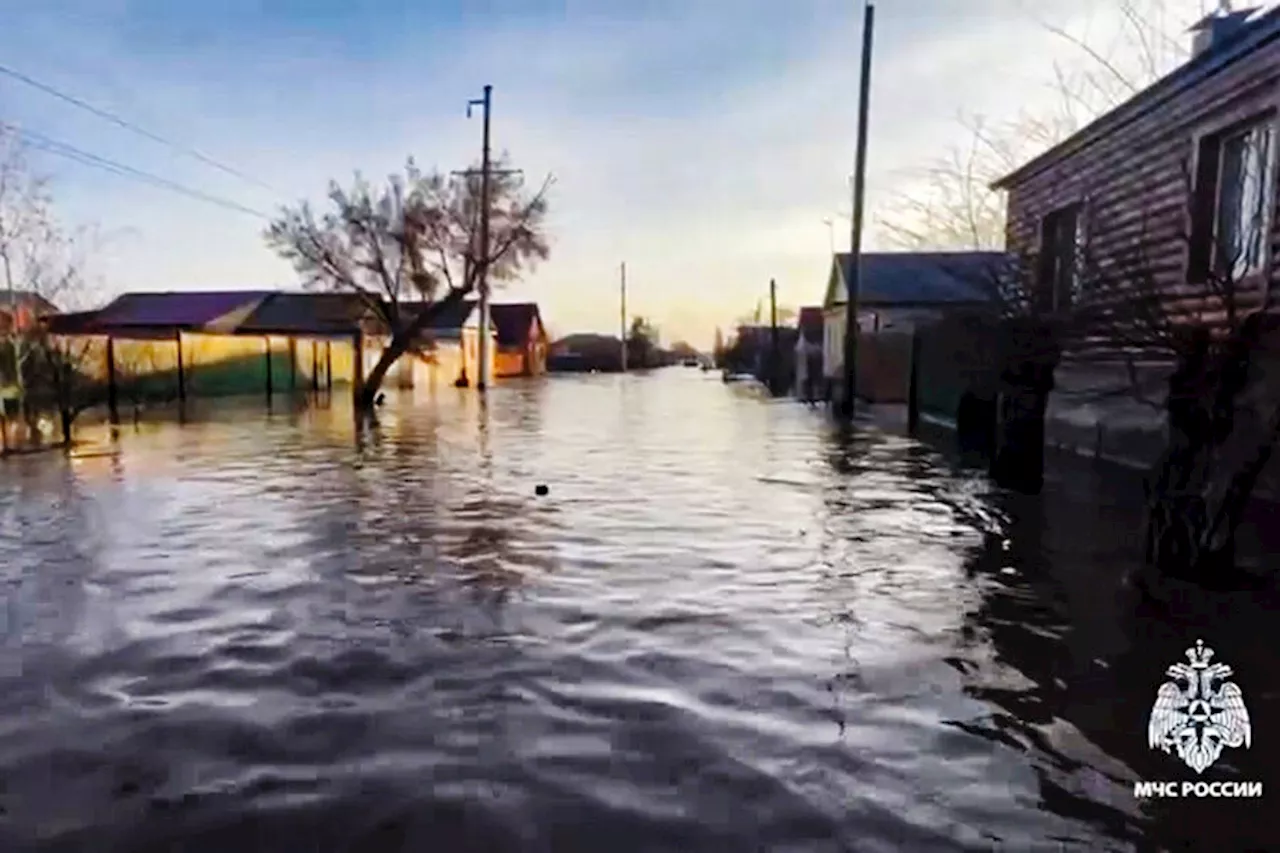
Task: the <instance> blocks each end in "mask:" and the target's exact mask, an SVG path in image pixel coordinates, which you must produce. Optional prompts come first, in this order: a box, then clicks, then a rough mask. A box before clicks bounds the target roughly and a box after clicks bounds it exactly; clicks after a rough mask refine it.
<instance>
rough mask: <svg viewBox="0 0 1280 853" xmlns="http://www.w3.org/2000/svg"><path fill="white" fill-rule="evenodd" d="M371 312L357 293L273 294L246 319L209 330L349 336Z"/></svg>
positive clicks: (210, 327) (211, 327) (229, 316)
mask: <svg viewBox="0 0 1280 853" xmlns="http://www.w3.org/2000/svg"><path fill="white" fill-rule="evenodd" d="M368 313H369V305H368V303H367V302H366V301H365V299H364V297H362V296H360V295H359V294H356V293H273V294H271V295H270V296H268V297H267V298H266V299H264V300H262V302H260V303H259V304H258V305H257V306H256V307H255V308H254V310H253V311H252V312H251V313H250V314H249V315H248V316H247V317H245V318H244V319H243V320H241V321H239V322H235V318H234V317H233V316H231V315H228V318H229V320H230V321H231V322H228V323H226V324H223V323H222V322H220V321H219V322H215V323H212V324H210V326H209V331H219V332H225V333H228V334H231V333H239V334H261V335H270V334H277V335H350V334H354V333H355V332H356V331H357V330H358V329H359V328H360V320H361V318H363V317H365V316H366V315H367V314H368Z"/></svg>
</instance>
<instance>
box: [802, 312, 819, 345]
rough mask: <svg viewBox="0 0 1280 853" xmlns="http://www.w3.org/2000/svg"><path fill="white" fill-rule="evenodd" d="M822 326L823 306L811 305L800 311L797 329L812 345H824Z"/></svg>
mask: <svg viewBox="0 0 1280 853" xmlns="http://www.w3.org/2000/svg"><path fill="white" fill-rule="evenodd" d="M822 326H823V317H822V306H821V305H809V306H806V307H804V308H801V309H800V314H799V316H798V317H797V318H796V327H797V328H798V329H799V330H800V334H801V335H803V336H804V339H805V340H806V341H808V342H809V343H811V344H820V343H822Z"/></svg>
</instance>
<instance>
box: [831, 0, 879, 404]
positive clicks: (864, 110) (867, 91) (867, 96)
mask: <svg viewBox="0 0 1280 853" xmlns="http://www.w3.org/2000/svg"><path fill="white" fill-rule="evenodd" d="M875 16H876V9H875V6H873V5H871V4H870V3H867V4H866V7H865V10H864V14H863V19H862V81H861V86H860V88H859V91H858V148H857V153H856V158H857V159H856V160H855V161H854V167H853V226H852V228H851V229H850V232H849V270H848V275H847V276H846V280H845V285H846V287H847V289H848V293H847V294H846V296H845V329H844V399H842V400H841V401H840V404H841V414H843V415H845V416H846V417H853V411H854V398H855V397H857V395H858V294H859V290H860V288H861V284H862V282H861V274H862V217H863V199H864V197H865V195H866V183H867V115H868V113H869V112H870V106H871V45H872V33H873V31H874V28H875Z"/></svg>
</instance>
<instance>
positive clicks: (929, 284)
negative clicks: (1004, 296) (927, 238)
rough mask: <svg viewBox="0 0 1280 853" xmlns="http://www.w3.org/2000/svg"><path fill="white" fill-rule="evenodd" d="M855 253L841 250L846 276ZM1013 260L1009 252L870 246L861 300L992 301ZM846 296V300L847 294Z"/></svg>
mask: <svg viewBox="0 0 1280 853" xmlns="http://www.w3.org/2000/svg"><path fill="white" fill-rule="evenodd" d="M851 257H852V256H851V255H850V254H849V253H848V252H840V253H838V254H837V255H836V258H837V259H838V262H839V264H840V269H841V272H842V273H843V274H844V278H845V281H846V282H847V281H848V280H849V277H850V275H851V274H852V267H851V265H850V259H851ZM1007 263H1008V256H1007V255H1006V254H1004V253H1003V252H864V253H863V254H862V275H861V276H860V277H859V279H858V303H859V304H860V305H868V306H871V305H881V306H893V305H940V304H948V303H950V304H954V303H972V302H986V301H988V300H989V299H990V298H991V293H992V292H993V288H992V287H991V283H994V281H995V277H996V276H997V275H998V274H999V273H1000V272H1001V271H1002V270H1003V268H1004V266H1005V265H1006V264H1007ZM841 296H842V298H841V300H840V301H841V302H843V301H844V299H843V294H841Z"/></svg>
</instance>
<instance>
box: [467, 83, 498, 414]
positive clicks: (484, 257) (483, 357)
mask: <svg viewBox="0 0 1280 853" xmlns="http://www.w3.org/2000/svg"><path fill="white" fill-rule="evenodd" d="M492 105H493V87H492V86H490V85H486V86H485V87H484V97H483V98H480V99H479V100H471V101H467V118H471V108H472V107H475V106H479V107H481V108H482V109H483V110H484V142H483V151H482V153H481V155H480V358H479V364H478V365H477V366H476V369H477V372H478V374H479V375H478V376H476V389H477V390H479V391H483V390H485V385H486V380H487V377H488V375H489V112H490V109H491V107H492Z"/></svg>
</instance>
